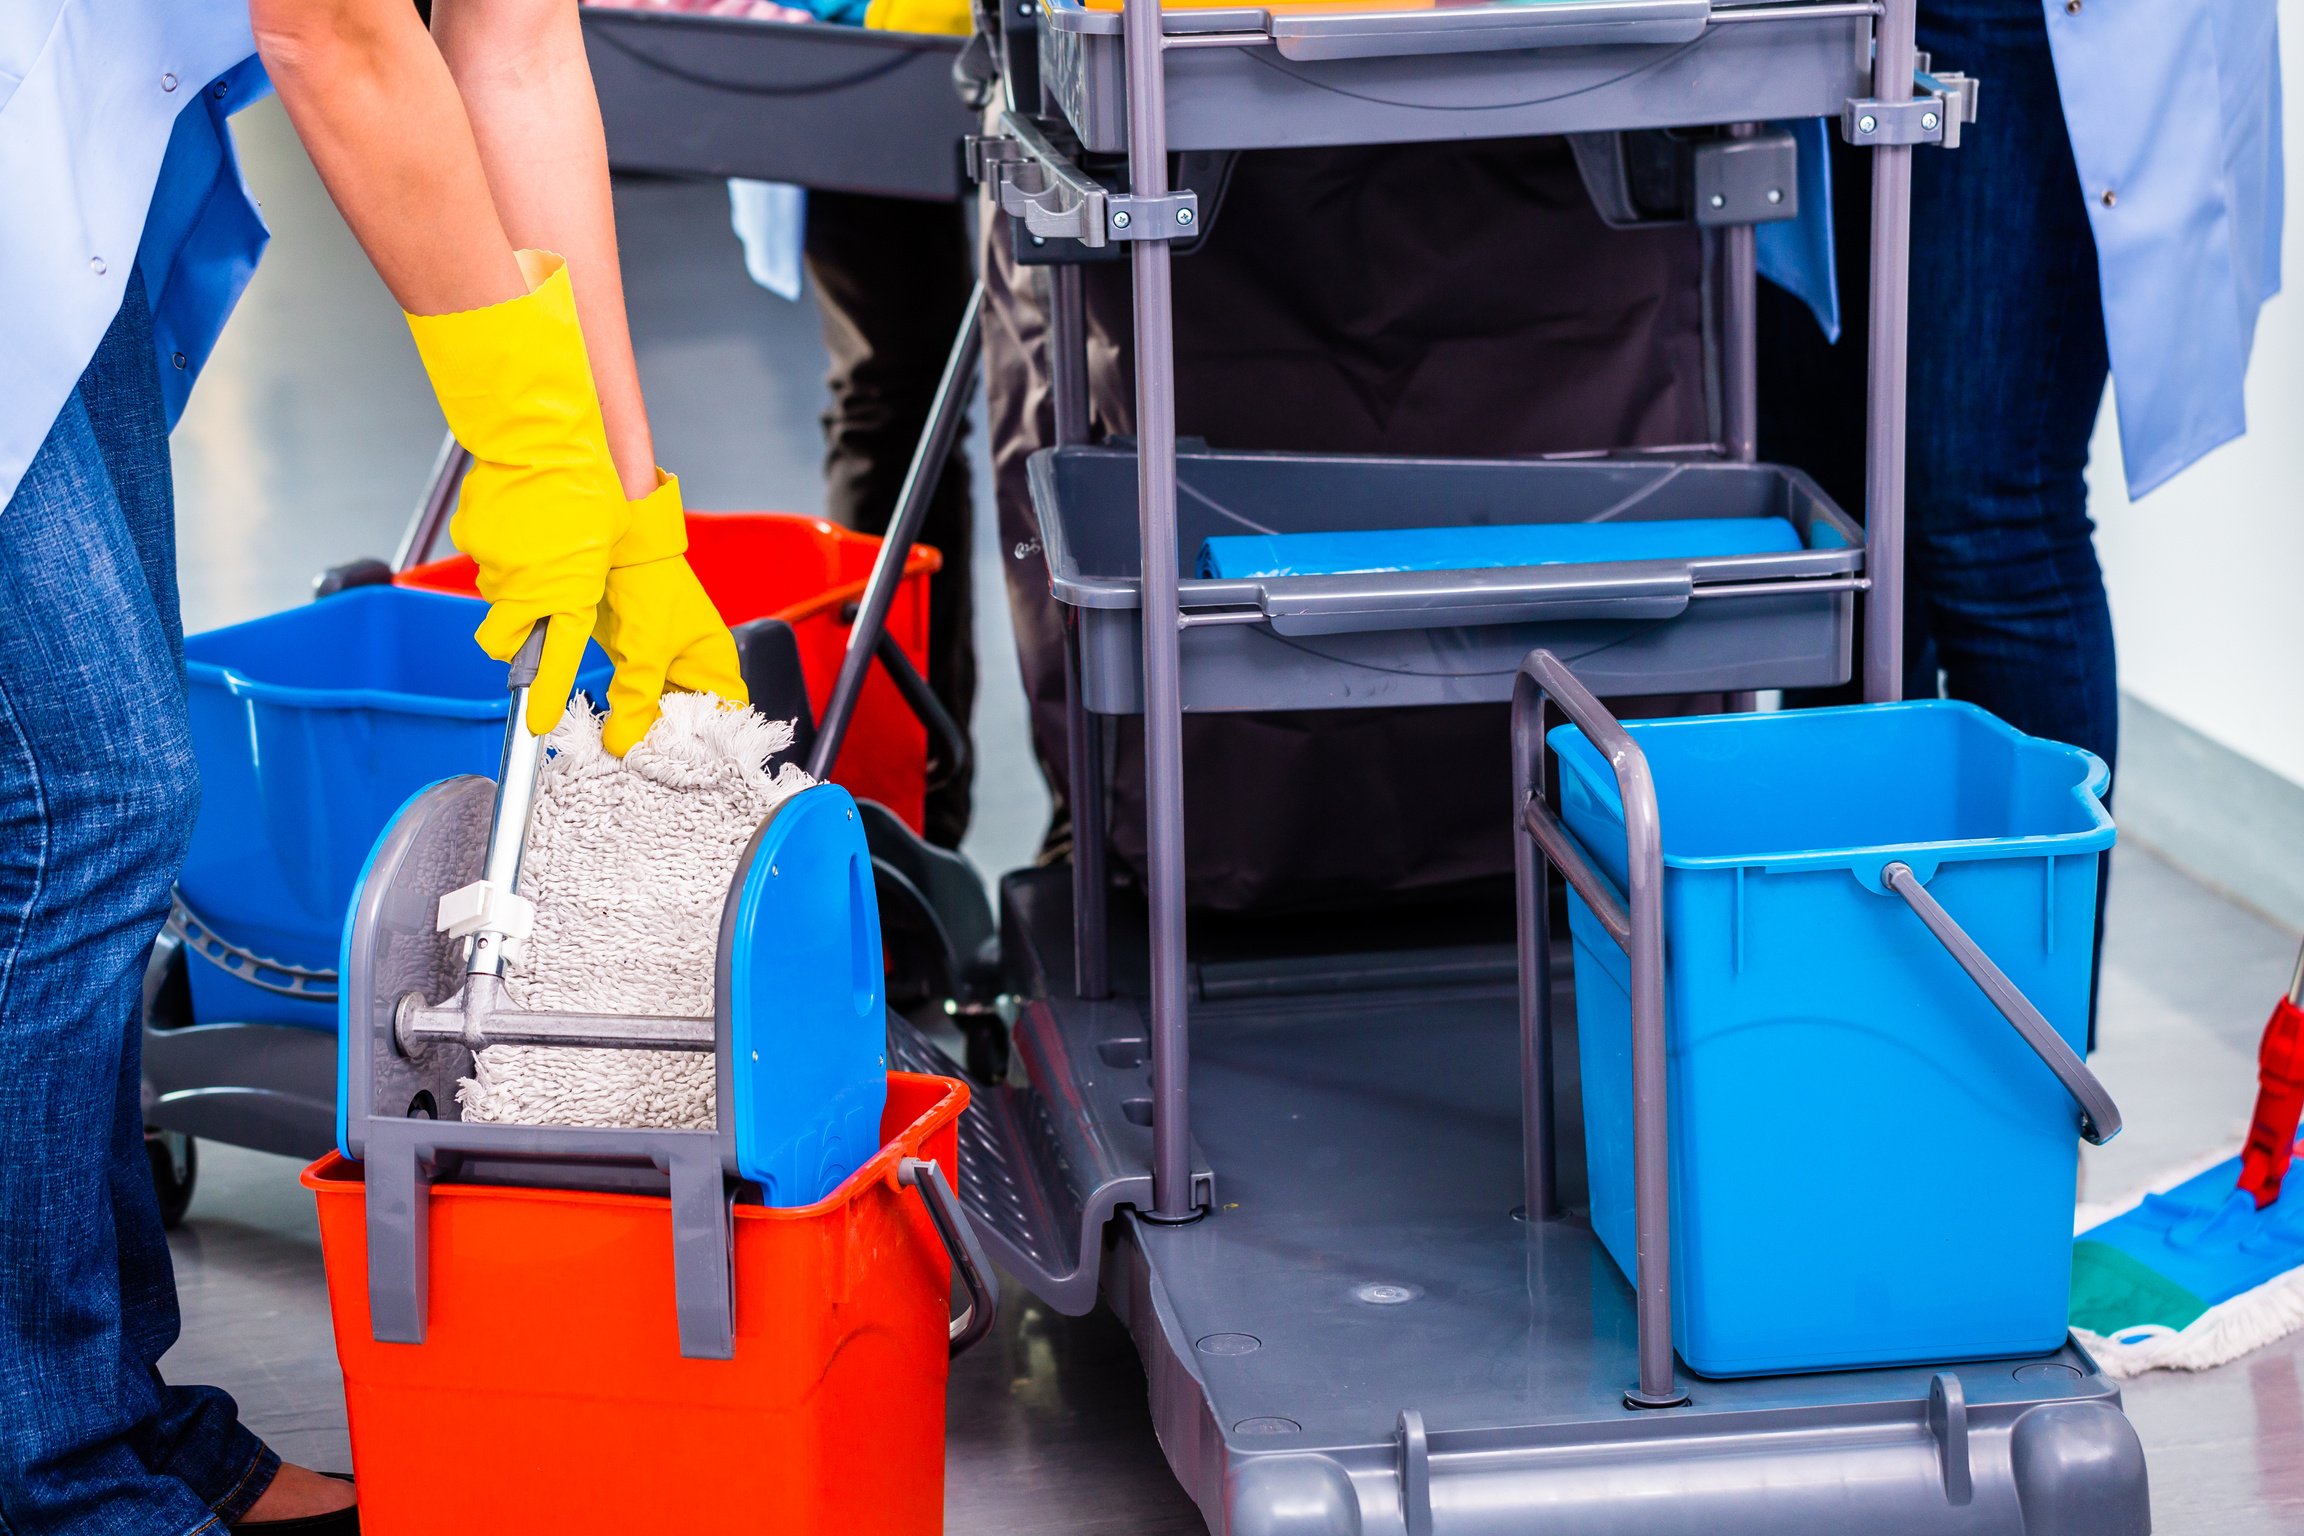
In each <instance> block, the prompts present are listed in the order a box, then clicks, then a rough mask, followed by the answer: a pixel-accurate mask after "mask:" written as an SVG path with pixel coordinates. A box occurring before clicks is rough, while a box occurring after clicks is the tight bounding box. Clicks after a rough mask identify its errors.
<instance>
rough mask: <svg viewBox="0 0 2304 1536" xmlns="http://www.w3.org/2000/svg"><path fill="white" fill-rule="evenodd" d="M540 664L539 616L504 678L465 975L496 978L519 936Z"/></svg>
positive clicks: (536, 752) (539, 752) (537, 755)
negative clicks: (506, 697)
mask: <svg viewBox="0 0 2304 1536" xmlns="http://www.w3.org/2000/svg"><path fill="white" fill-rule="evenodd" d="M543 666H544V622H543V621H541V620H540V621H538V623H537V625H536V627H535V628H534V629H531V630H530V631H528V638H527V639H526V640H524V641H522V642H521V643H520V651H519V654H517V655H516V656H514V657H513V658H512V666H511V670H510V672H509V674H508V675H507V678H506V685H507V687H508V688H509V690H510V692H511V695H512V698H511V708H510V710H509V711H508V712H507V713H506V715H505V719H504V755H503V757H502V758H501V759H499V760H498V762H497V765H496V803H495V807H494V809H493V810H492V811H490V813H489V817H488V853H487V857H486V859H485V860H484V861H483V862H482V864H481V866H480V895H479V897H478V899H479V901H480V902H481V904H482V905H481V909H480V912H479V914H478V915H479V917H480V925H479V926H478V927H476V928H474V929H473V931H472V954H471V956H470V958H469V960H468V961H467V963H466V965H465V974H467V975H471V976H502V975H503V974H504V970H505V967H506V965H507V964H509V963H510V956H509V953H508V949H509V945H510V943H511V942H513V941H517V940H518V939H520V938H523V937H525V930H526V924H525V923H524V922H520V921H519V917H518V916H516V915H515V914H514V911H513V909H514V908H515V907H517V906H519V905H520V900H519V895H520V862H521V860H522V859H523V858H524V857H525V856H526V855H527V852H528V819H529V815H530V813H531V812H532V811H533V810H534V809H535V806H536V771H537V769H538V768H539V767H541V766H542V764H543V761H544V738H543V737H541V736H539V735H537V734H536V733H535V732H534V731H531V730H530V729H528V695H529V693H530V691H531V690H532V689H534V688H535V686H536V675H537V674H538V673H539V672H541V671H542V670H543ZM466 889H467V890H470V889H472V888H471V887H467V888H466ZM459 894H461V893H459ZM508 922H516V923H518V926H519V930H520V931H513V930H512V929H511V928H510V927H508V926H507V923H508Z"/></svg>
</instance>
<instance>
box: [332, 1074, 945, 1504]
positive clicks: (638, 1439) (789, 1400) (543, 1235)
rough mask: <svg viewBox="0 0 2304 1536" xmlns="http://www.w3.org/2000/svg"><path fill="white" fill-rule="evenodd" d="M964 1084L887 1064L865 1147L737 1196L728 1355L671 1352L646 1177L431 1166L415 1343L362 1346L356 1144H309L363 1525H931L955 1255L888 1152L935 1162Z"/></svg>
mask: <svg viewBox="0 0 2304 1536" xmlns="http://www.w3.org/2000/svg"><path fill="white" fill-rule="evenodd" d="M967 1102H968V1090H967V1088H966V1087H965V1086H964V1085H963V1084H961V1083H958V1082H955V1081H953V1080H951V1079H949V1078H941V1077H923V1076H918V1075H915V1074H912V1073H906V1072H891V1073H890V1074H888V1107H887V1110H886V1112H885V1114H884V1115H883V1117H882V1120H881V1136H882V1138H883V1143H884V1144H883V1145H882V1147H881V1149H880V1151H879V1152H878V1153H876V1154H875V1155H874V1156H873V1157H872V1159H871V1161H869V1162H867V1163H866V1164H865V1165H864V1166H863V1167H861V1168H859V1169H858V1170H857V1171H856V1172H855V1174H854V1175H852V1176H851V1177H850V1178H849V1179H848V1180H847V1181H846V1182H845V1183H843V1184H841V1186H840V1187H839V1188H838V1189H836V1190H834V1191H833V1192H832V1194H831V1195H830V1196H828V1197H827V1198H825V1199H824V1200H822V1201H821V1202H819V1203H817V1204H815V1205H811V1206H801V1207H796V1208H793V1209H787V1210H768V1209H764V1208H762V1207H759V1206H747V1205H739V1206H737V1207H736V1208H735V1241H734V1288H735V1321H736V1349H735V1356H734V1358H733V1359H729V1360H688V1359H683V1358H681V1355H680V1342H679V1337H678V1331H677V1326H676V1322H675V1310H674V1302H673V1277H672V1216H671V1205H670V1202H669V1201H668V1200H667V1199H665V1198H663V1197H661V1196H653V1195H635V1194H593V1193H584V1192H579V1191H572V1190H558V1189H527V1188H507V1187H502V1186H496V1185H479V1184H454V1183H448V1184H438V1185H435V1186H433V1188H432V1192H431V1228H430V1263H429V1272H430V1277H431V1288H430V1292H429V1314H430V1315H429V1322H428V1325H427V1328H426V1334H425V1341H424V1342H423V1343H422V1344H379V1343H377V1342H376V1340H375V1338H374V1336H373V1334H372V1333H371V1331H370V1326H369V1315H368V1240H367V1202H366V1199H365V1191H364V1189H363V1187H362V1183H361V1168H360V1165H359V1164H358V1163H354V1162H349V1161H347V1160H346V1159H344V1158H343V1157H340V1156H338V1155H337V1154H335V1153H330V1154H329V1155H328V1156H327V1157H324V1158H322V1159H321V1160H320V1161H319V1162H317V1163H314V1164H313V1165H312V1166H311V1167H310V1168H307V1169H306V1170H305V1171H304V1184H305V1187H306V1188H308V1189H310V1190H312V1191H313V1192H314V1194H315V1195H316V1196H317V1197H318V1201H319V1207H320V1243H321V1250H322V1252H323V1254H324V1255H325V1257H326V1260H327V1266H328V1299H329V1305H330V1307H331V1309H332V1310H333V1312H334V1315H335V1324H336V1353H337V1356H338V1358H339V1359H340V1360H341V1361H342V1362H343V1367H344V1399H345V1406H346V1408H347V1410H348V1413H349V1417H350V1420H351V1429H352V1465H353V1471H354V1474H355V1475H356V1476H357V1478H358V1479H359V1484H360V1523H361V1527H362V1528H363V1529H364V1530H370V1531H375V1532H378V1533H379V1536H403V1533H407V1536H416V1533H421V1536H524V1533H529V1532H536V1533H542V1532H562V1531H709V1532H761V1533H763V1536H765V1533H771V1532H773V1533H777V1536H806V1533H815V1532H824V1533H840V1536H848V1533H859V1536H863V1533H890V1536H895V1533H905V1536H911V1533H929V1532H935V1531H940V1530H942V1529H943V1520H944V1382H945V1374H946V1366H947V1361H948V1353H949V1348H950V1322H949V1318H950V1314H949V1306H950V1298H951V1288H952V1268H951V1263H950V1260H949V1259H948V1258H947V1257H946V1252H945V1249H944V1246H943V1243H942V1240H941V1239H940V1238H939V1236H938V1234H937V1229H936V1226H935V1224H934V1222H933V1221H932V1220H931V1219H930V1216H929V1213H928V1210H927V1207H926V1205H925V1204H924V1202H923V1199H922V1198H920V1197H917V1196H915V1194H914V1193H913V1191H911V1190H909V1189H906V1188H904V1187H903V1186H902V1185H900V1183H899V1182H898V1177H897V1173H898V1165H899V1164H900V1163H901V1162H902V1161H903V1160H904V1159H906V1158H915V1157H918V1158H933V1159H935V1160H936V1161H937V1163H938V1164H939V1165H940V1166H941V1167H942V1168H944V1169H946V1170H950V1169H952V1168H953V1167H954V1166H955V1160H956V1158H957V1156H958V1150H959V1143H958V1135H957V1131H956V1125H955V1122H956V1121H957V1119H958V1117H959V1114H960V1111H961V1109H962V1108H963V1107H964V1106H965V1105H966V1104H967Z"/></svg>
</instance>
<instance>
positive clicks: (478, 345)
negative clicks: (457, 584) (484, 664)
mask: <svg viewBox="0 0 2304 1536" xmlns="http://www.w3.org/2000/svg"><path fill="white" fill-rule="evenodd" d="M519 256H520V272H521V275H522V276H523V277H524V278H526V279H527V282H528V290H529V291H528V293H527V295H526V296H525V297H523V298H517V299H510V300H507V301H506V302H504V303H502V304H492V305H490V306H489V307H488V308H486V309H468V310H464V311H462V312H460V313H457V314H452V315H410V316H409V317H408V329H409V330H410V331H411V332H412V333H413V334H414V335H415V337H416V352H417V355H418V356H419V357H421V358H422V359H423V360H424V371H425V372H426V373H427V374H429V375H431V379H432V392H433V393H434V394H436V395H438V396H439V398H440V409H441V411H442V412H443V413H444V414H445V415H446V416H447V418H448V428H449V430H450V431H452V432H454V433H455V434H456V441H458V442H460V443H462V444H463V445H464V446H465V448H467V449H468V450H470V452H471V454H472V468H471V470H470V472H469V473H467V474H466V475H465V477H464V490H463V495H462V497H461V498H460V500H459V501H458V503H457V507H456V516H455V519H454V520H453V521H452V522H451V523H450V524H449V526H448V531H449V536H450V537H451V538H453V539H454V540H455V541H456V547H457V548H458V549H460V550H462V551H463V552H464V553H466V554H468V555H470V556H471V557H472V558H473V560H474V561H475V562H476V563H477V564H478V565H479V567H480V583H479V584H480V595H481V596H482V597H484V598H486V599H487V600H488V603H489V608H488V617H487V618H486V619H484V620H482V621H481V624H480V628H479V629H478V631H476V632H475V633H474V635H473V638H474V639H476V640H478V641H479V642H480V648H481V649H482V650H484V651H486V652H487V653H488V654H489V655H491V656H493V657H495V658H496V659H497V660H498V661H510V660H511V659H512V657H513V656H514V655H515V654H517V653H518V651H519V649H520V645H521V642H522V641H524V640H526V639H527V638H528V632H529V630H531V629H533V628H534V627H535V626H536V625H538V624H540V623H541V624H545V625H548V626H549V627H548V628H547V629H546V630H545V632H544V663H543V670H542V671H541V672H540V673H539V674H538V675H537V678H536V686H535V689H534V691H533V692H532V693H531V694H530V695H529V701H528V726H529V729H531V730H533V731H535V732H536V733H537V734H539V735H541V734H543V733H544V732H545V731H548V730H550V729H551V728H552V725H553V723H554V722H555V721H557V720H558V719H559V718H560V714H561V711H562V710H563V709H565V708H566V707H567V703H568V694H569V691H570V690H571V689H573V688H574V687H575V685H576V669H577V668H578V667H579V666H580V665H582V663H583V660H584V641H585V639H586V637H587V636H589V635H590V634H591V632H592V623H593V617H594V614H595V613H596V612H597V610H598V608H599V606H600V598H601V594H602V593H603V592H604V591H605V590H606V588H607V581H608V562H609V551H610V548H611V546H612V545H613V543H614V541H615V538H616V533H617V529H618V527H619V526H620V524H621V521H622V518H623V513H624V489H623V486H622V485H621V484H620V483H619V482H618V481H617V478H616V466H615V463H614V461H612V460H611V459H610V458H609V457H608V439H607V434H606V432H605V431H604V429H603V428H602V426H601V424H600V398H599V395H598V393H597V392H596V391H595V390H594V388H593V385H592V365H591V362H590V361H589V360H588V359H587V358H586V356H585V354H584V333H583V331H582V329H581V328H580V327H579V326H578V325H577V323H576V295H575V291H574V290H573V289H572V288H571V287H570V286H569V283H568V271H567V264H566V263H565V262H563V261H562V260H561V259H560V258H559V257H558V256H555V255H553V254H552V253H551V252H549V251H522V252H520V253H519Z"/></svg>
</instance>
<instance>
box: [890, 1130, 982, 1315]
mask: <svg viewBox="0 0 2304 1536" xmlns="http://www.w3.org/2000/svg"><path fill="white" fill-rule="evenodd" d="M896 1181H897V1182H898V1183H899V1184H902V1185H903V1186H904V1187H905V1188H906V1189H913V1190H918V1191H919V1192H920V1202H921V1203H922V1204H923V1205H925V1206H927V1207H928V1219H929V1220H930V1221H933V1222H934V1223H936V1235H937V1236H938V1237H941V1238H942V1239H943V1240H944V1251H945V1252H946V1253H947V1254H950V1255H951V1257H952V1268H953V1269H954V1271H956V1272H957V1273H958V1274H959V1276H960V1284H961V1285H962V1287H964V1288H965V1289H966V1290H967V1292H968V1310H967V1311H965V1312H963V1313H961V1314H960V1315H959V1316H958V1317H956V1318H954V1319H952V1353H954V1354H955V1355H957V1354H958V1353H960V1351H962V1350H964V1349H966V1348H967V1347H968V1346H969V1345H971V1344H973V1343H975V1342H976V1341H977V1340H978V1339H981V1338H982V1337H984V1335H985V1334H987V1333H990V1332H991V1331H992V1322H993V1319H995V1318H996V1317H998V1316H999V1313H1000V1276H999V1274H998V1273H997V1272H996V1271H995V1270H994V1269H993V1268H992V1263H991V1261H990V1260H989V1259H987V1258H985V1257H984V1249H983V1246H982V1245H981V1244H980V1243H978V1242H977V1241H976V1229H975V1228H974V1227H972V1226H970V1225H969V1224H968V1216H967V1213H966V1212H964V1211H962V1210H961V1208H960V1197H959V1196H957V1195H955V1194H954V1193H953V1192H952V1185H951V1181H949V1180H948V1179H946V1178H945V1177H944V1170H943V1168H942V1167H941V1166H940V1165H938V1164H937V1162H936V1161H935V1159H933V1158H922V1157H908V1158H905V1159H904V1160H903V1161H902V1162H900V1163H898V1164H897V1165H896Z"/></svg>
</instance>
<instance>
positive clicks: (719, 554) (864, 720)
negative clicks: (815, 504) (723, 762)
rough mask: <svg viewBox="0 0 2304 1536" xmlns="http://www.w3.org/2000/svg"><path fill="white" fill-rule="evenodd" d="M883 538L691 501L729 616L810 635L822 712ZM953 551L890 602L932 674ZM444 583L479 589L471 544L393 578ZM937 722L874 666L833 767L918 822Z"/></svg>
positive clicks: (860, 794)
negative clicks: (938, 608)
mask: <svg viewBox="0 0 2304 1536" xmlns="http://www.w3.org/2000/svg"><path fill="white" fill-rule="evenodd" d="M879 549H880V541H879V540H878V539H876V538H873V537H871V536H870V535H868V534H861V533H851V532H850V531H849V530H847V529H845V528H842V527H839V526H837V525H835V524H832V523H828V522H826V521H824V519H822V518H820V517H802V516H800V515H798V514H797V513H790V512H691V513H689V514H688V563H689V564H690V565H692V566H694V567H695V569H696V576H697V579H698V580H700V581H702V582H703V583H704V591H705V592H706V594H707V595H709V596H710V597H711V599H712V602H713V606H715V607H717V608H718V609H719V610H720V618H721V620H722V621H723V622H724V623H726V624H728V625H729V626H730V627H734V626H735V625H738V624H742V623H745V622H747V621H748V620H752V619H763V618H774V619H782V620H783V621H784V622H785V623H787V624H789V625H791V626H792V635H793V638H794V639H795V640H797V641H798V642H799V646H800V670H801V673H802V674H803V675H804V676H805V677H806V679H807V683H808V703H809V707H810V708H812V709H813V710H814V711H815V712H816V715H817V717H818V718H819V719H821V718H822V717H823V714H824V707H825V706H826V705H827V704H829V703H830V702H831V700H832V680H833V679H834V678H835V677H837V676H838V675H839V673H840V657H841V655H842V653H843V652H844V651H845V650H846V649H847V646H848V631H849V628H850V624H849V621H848V609H849V608H850V606H851V605H853V604H855V603H858V602H860V601H862V600H863V596H864V579H865V577H867V576H868V575H870V574H871V571H872V559H873V556H874V555H875V554H877V553H878V552H879ZM943 564H944V557H943V556H942V555H940V554H938V553H937V552H936V551H935V550H933V549H930V548H929V547H928V546H926V545H924V544H916V545H914V546H913V548H912V554H911V557H910V558H909V559H907V560H906V561H905V562H904V580H903V581H902V582H901V583H900V584H899V585H898V586H897V588H896V598H895V601H894V602H893V603H892V604H891V605H890V607H889V609H888V633H889V634H890V635H892V636H894V637H895V639H896V643H897V645H898V646H899V647H900V648H901V649H902V650H903V652H904V654H905V655H906V656H908V657H910V658H911V659H912V665H913V666H915V667H917V668H918V669H919V670H920V671H921V672H922V673H923V674H925V673H926V672H927V670H928V578H929V576H930V575H931V574H932V573H934V572H935V571H937V570H940V569H942V567H943ZM393 579H394V581H396V582H397V583H398V584H399V585H401V586H404V587H423V588H427V589H429V590H431V591H435V592H459V593H464V594H466V595H470V594H471V593H472V592H473V591H474V590H475V588H474V585H473V566H472V562H471V560H470V559H468V558H467V557H465V556H463V555H457V556H453V557H451V558H449V559H446V560H435V561H432V562H431V563H430V564H428V565H419V566H417V567H416V568H415V569H413V570H410V571H404V572H402V573H401V574H400V575H398V576H396V577H394V578H393ZM927 763H928V733H927V731H926V730H925V729H924V728H923V727H922V726H921V724H920V722H919V720H918V718H917V717H915V716H914V715H913V713H912V711H911V709H910V707H909V706H907V705H906V704H905V702H904V698H903V695H901V694H899V693H898V692H897V691H896V685H895V684H894V683H893V682H891V681H890V680H889V678H888V674H887V672H886V671H885V670H883V669H882V668H880V667H877V666H875V667H874V668H873V669H872V671H871V672H870V673H868V674H867V675H866V678H865V682H864V691H863V693H862V694H861V695H860V696H859V697H858V698H857V700H856V718H855V720H854V721H853V722H852V723H851V724H850V725H849V728H848V735H847V737H846V739H845V740H843V741H842V742H841V745H840V760H839V761H838V762H837V763H835V764H834V765H833V768H832V777H833V779H834V780H835V781H836V782H838V783H839V784H841V785H843V786H845V787H846V789H847V790H848V792H849V793H850V794H852V795H854V796H855V797H856V798H857V799H859V800H877V801H879V802H880V803H881V804H882V805H885V806H887V807H888V809H890V810H892V811H894V812H895V813H896V814H897V815H898V816H900V817H902V818H903V820H904V824H905V825H906V826H908V827H910V828H911V829H912V830H913V831H915V832H917V831H919V830H920V825H921V810H922V805H923V802H924V799H925V797H926V794H927V775H928V767H927Z"/></svg>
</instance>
